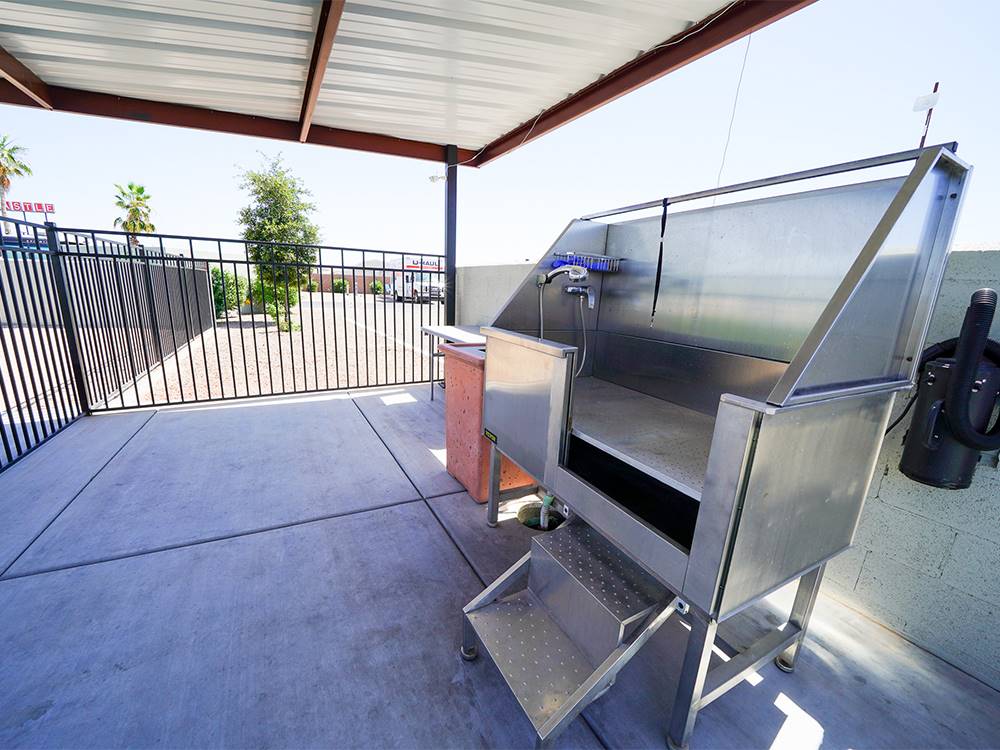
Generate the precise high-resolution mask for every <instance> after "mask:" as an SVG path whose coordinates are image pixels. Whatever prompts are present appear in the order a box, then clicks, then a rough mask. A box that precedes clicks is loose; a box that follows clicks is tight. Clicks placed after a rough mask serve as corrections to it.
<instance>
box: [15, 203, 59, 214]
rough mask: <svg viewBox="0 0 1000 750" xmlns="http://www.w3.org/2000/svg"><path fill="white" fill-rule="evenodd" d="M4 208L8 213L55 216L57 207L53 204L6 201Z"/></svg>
mask: <svg viewBox="0 0 1000 750" xmlns="http://www.w3.org/2000/svg"><path fill="white" fill-rule="evenodd" d="M4 208H6V209H7V210H8V211H21V212H22V213H29V214H54V213H55V212H56V207H55V206H54V205H53V204H51V203H39V202H38V201H4Z"/></svg>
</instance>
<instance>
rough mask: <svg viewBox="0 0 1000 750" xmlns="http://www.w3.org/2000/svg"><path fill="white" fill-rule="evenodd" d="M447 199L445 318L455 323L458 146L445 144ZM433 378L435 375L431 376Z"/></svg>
mask: <svg viewBox="0 0 1000 750" xmlns="http://www.w3.org/2000/svg"><path fill="white" fill-rule="evenodd" d="M445 162H446V163H447V165H448V166H447V169H446V171H445V175H446V180H445V199H444V258H445V260H444V262H445V269H444V271H445V276H444V281H445V288H444V320H445V324H446V325H449V326H453V325H455V278H456V273H455V262H456V260H455V258H456V243H457V238H458V147H457V146H454V145H451V146H445ZM431 380H433V375H432V377H431Z"/></svg>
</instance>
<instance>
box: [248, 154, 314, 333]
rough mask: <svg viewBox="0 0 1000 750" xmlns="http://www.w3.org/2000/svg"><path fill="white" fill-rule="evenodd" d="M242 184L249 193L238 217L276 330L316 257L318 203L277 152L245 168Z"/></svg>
mask: <svg viewBox="0 0 1000 750" xmlns="http://www.w3.org/2000/svg"><path fill="white" fill-rule="evenodd" d="M241 187H242V188H243V189H244V190H246V191H247V192H248V193H249V194H250V204H249V205H248V206H246V207H245V208H243V209H242V210H241V211H240V214H239V223H240V226H241V227H243V239H244V240H245V241H246V243H247V255H248V256H249V259H250V260H251V261H253V263H254V264H255V268H256V279H255V280H254V289H253V291H254V292H255V294H254V297H255V299H257V298H259V299H261V300H262V301H263V302H264V307H265V310H266V311H267V314H268V315H270V316H271V317H273V318H274V319H275V321H277V323H278V327H279V329H280V330H283V331H284V330H290V329H291V327H292V326H291V323H290V319H291V312H292V311H291V308H292V307H293V306H295V305H296V304H297V303H298V299H299V289H300V288H301V287H302V286H303V285H304V284H306V283H308V281H309V268H308V266H309V265H311V264H313V263H315V262H316V248H315V247H311V246H314V245H315V244H316V243H317V242H318V240H319V229H318V228H317V226H316V225H315V224H313V223H312V221H311V219H310V215H311V214H312V213H313V211H314V210H315V208H316V207H315V205H314V204H313V203H312V202H311V201H310V200H309V196H310V192H309V191H308V190H307V189H306V187H305V185H303V183H302V181H301V180H300V179H299V178H298V177H296V176H295V175H293V174H292V173H291V171H290V170H289V169H288V168H287V167H286V166H285V165H284V164H283V163H282V161H281V155H280V154H279V155H278V156H275V157H272V158H270V159H265V162H264V164H263V165H262V166H261V168H260V169H256V170H245V171H244V172H243V174H242V182H241ZM265 243H267V244H265ZM258 294H259V297H258Z"/></svg>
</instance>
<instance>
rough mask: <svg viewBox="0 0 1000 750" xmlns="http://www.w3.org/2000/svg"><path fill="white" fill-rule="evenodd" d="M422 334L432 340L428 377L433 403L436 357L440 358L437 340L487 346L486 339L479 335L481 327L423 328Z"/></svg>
mask: <svg viewBox="0 0 1000 750" xmlns="http://www.w3.org/2000/svg"><path fill="white" fill-rule="evenodd" d="M420 330H421V332H423V334H424V335H425V336H427V338H428V339H430V341H429V344H430V348H429V350H428V353H427V363H428V365H429V368H428V371H427V375H428V377H429V378H430V381H431V401H433V400H434V357H436V356H439V355H438V354H437V353H436V352H435V351H434V350H435V349H436V348H437V345H436V344H435V342H434V340H435V339H440V340H441V342H442V343H445V344H456V343H457V344H485V343H486V337H485V336H483V335H482V334H480V333H479V326H421V327H420Z"/></svg>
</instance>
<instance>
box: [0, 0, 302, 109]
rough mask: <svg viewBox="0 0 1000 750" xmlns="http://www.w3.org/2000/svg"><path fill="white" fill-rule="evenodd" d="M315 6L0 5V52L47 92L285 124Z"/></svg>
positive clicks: (106, 1) (189, 1)
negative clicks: (58, 89)
mask: <svg viewBox="0 0 1000 750" xmlns="http://www.w3.org/2000/svg"><path fill="white" fill-rule="evenodd" d="M319 7H320V6H319V2H318V0H231V1H229V2H212V1H211V0H173V1H172V2H170V3H164V2H157V1H155V0H88V1H86V2H78V1H74V0H64V1H62V2H45V3H24V2H8V1H7V0H0V46H3V47H4V48H5V49H6V50H7V51H8V52H9V53H11V54H12V55H14V57H16V58H17V59H19V60H20V61H21V62H22V63H24V64H25V65H27V66H28V67H29V68H30V69H31V70H32V71H33V72H34V73H36V74H37V75H38V76H39V77H40V78H42V79H43V80H44V81H45V82H46V83H48V84H49V85H54V86H66V87H69V88H75V89H83V90H86V91H98V92H103V93H109V94H116V95H119V96H129V97H135V98H140V99H152V100H156V101H167V102H175V103H179V104H190V105H193V106H198V107H208V108H212V109H222V110H226V111H230V112H241V113H245V114H253V115H264V116H267V117H275V118H279V119H289V120H294V119H297V118H298V116H299V110H300V108H301V106H302V94H303V89H304V86H305V79H306V74H307V72H308V69H309V58H310V54H311V52H312V44H313V39H314V37H315V33H316V32H315V29H316V23H317V19H318V17H319Z"/></svg>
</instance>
